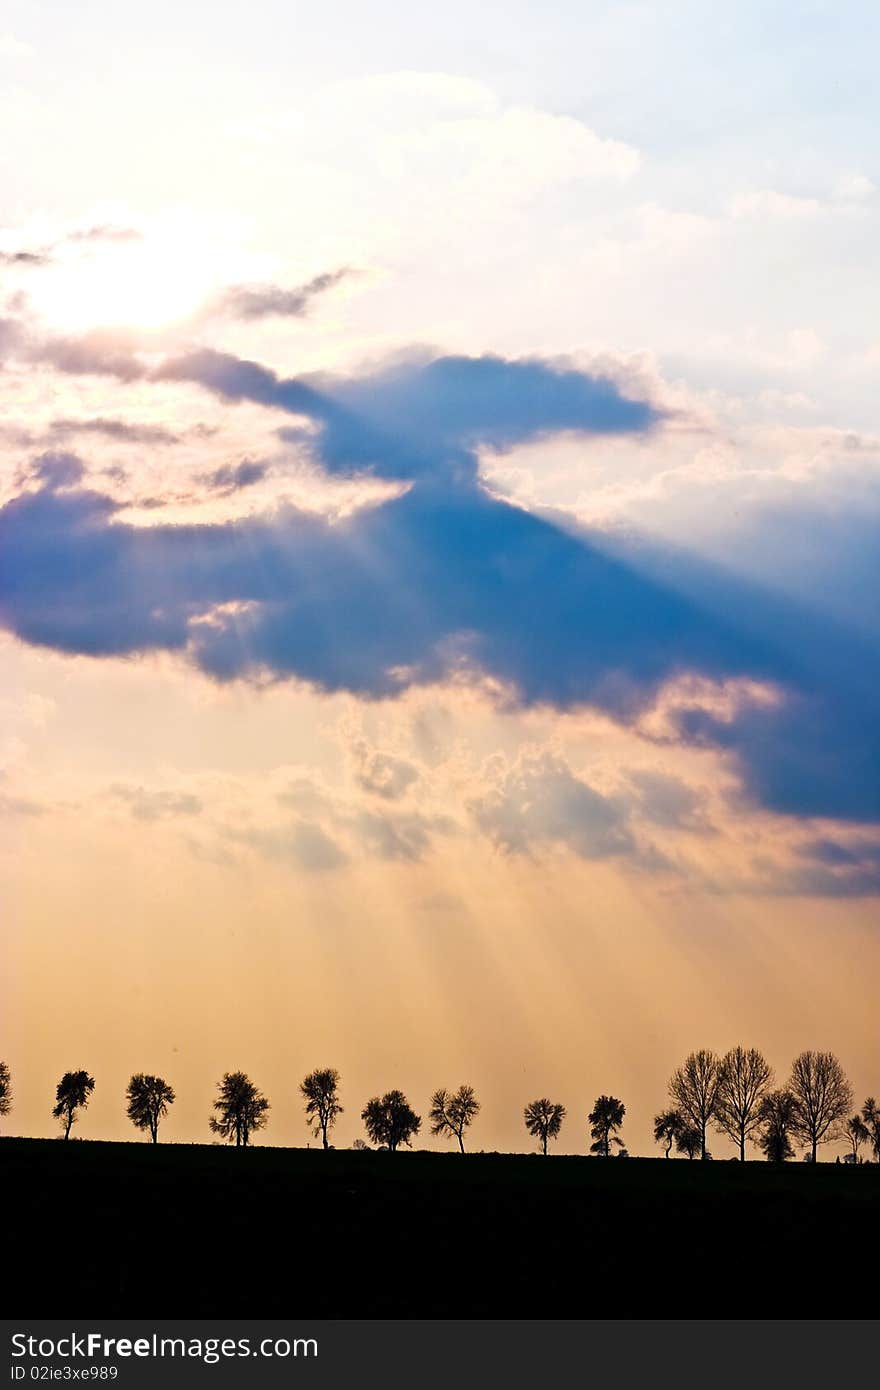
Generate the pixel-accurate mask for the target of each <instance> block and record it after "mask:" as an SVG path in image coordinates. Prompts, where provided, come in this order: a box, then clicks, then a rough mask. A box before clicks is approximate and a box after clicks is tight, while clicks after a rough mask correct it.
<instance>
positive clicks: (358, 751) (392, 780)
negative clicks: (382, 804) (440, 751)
mask: <svg viewBox="0 0 880 1390" xmlns="http://www.w3.org/2000/svg"><path fill="white" fill-rule="evenodd" d="M351 755H352V761H353V764H354V777H355V781H356V782H357V784H358V786H359V787H360V788H361V790H362V791H366V792H370V793H371V794H372V795H373V796H380V797H382V798H383V799H384V800H386V801H397V800H398V799H399V798H400V797H402V796H403V795H404V794H405V793H406V791H407V790H408V788H409V787H411V786H412V785H413V783H415V782H417V781H418V779H419V770H418V768H417V767H416V766H415V765H414V764H413V763H411V762H408V761H407V760H406V759H405V758H398V757H396V756H395V755H394V754H393V753H384V752H382V751H381V750H379V749H373V748H371V747H370V745H369V744H368V743H367V741H366V740H365V739H356V740H355V741H354V743H353V744H352V748H351Z"/></svg>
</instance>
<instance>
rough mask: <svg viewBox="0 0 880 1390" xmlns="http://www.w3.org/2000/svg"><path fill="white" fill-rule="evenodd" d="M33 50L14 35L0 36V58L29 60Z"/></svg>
mask: <svg viewBox="0 0 880 1390" xmlns="http://www.w3.org/2000/svg"><path fill="white" fill-rule="evenodd" d="M33 51H34V50H33V48H32V47H31V45H30V44H29V43H25V41H24V39H19V38H17V37H16V35H15V34H0V58H30V57H31V55H32V54H33Z"/></svg>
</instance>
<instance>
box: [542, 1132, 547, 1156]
mask: <svg viewBox="0 0 880 1390" xmlns="http://www.w3.org/2000/svg"><path fill="white" fill-rule="evenodd" d="M541 1143H542V1145H543V1147H544V1157H545V1158H546V1157H547V1136H546V1134H544V1135H542V1136H541Z"/></svg>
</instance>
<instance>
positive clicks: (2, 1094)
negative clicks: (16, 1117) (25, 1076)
mask: <svg viewBox="0 0 880 1390" xmlns="http://www.w3.org/2000/svg"><path fill="white" fill-rule="evenodd" d="M11 1109H12V1073H11V1072H10V1070H9V1067H8V1066H7V1064H6V1063H5V1062H0V1117H2V1116H3V1115H8V1114H9V1112H10V1110H11Z"/></svg>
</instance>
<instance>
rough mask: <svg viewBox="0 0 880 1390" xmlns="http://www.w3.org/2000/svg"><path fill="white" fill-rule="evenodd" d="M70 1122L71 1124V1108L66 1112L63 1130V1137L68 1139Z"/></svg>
mask: <svg viewBox="0 0 880 1390" xmlns="http://www.w3.org/2000/svg"><path fill="white" fill-rule="evenodd" d="M72 1124H73V1111H72V1110H68V1112H67V1128H66V1129H65V1131H64V1137H65V1139H69V1138H70V1126H71V1125H72Z"/></svg>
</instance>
